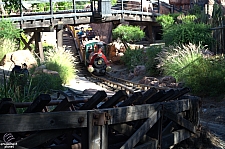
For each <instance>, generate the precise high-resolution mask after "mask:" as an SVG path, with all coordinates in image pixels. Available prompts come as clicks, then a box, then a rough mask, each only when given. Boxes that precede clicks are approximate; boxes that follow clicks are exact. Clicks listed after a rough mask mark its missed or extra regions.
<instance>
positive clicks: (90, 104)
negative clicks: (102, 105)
mask: <svg viewBox="0 0 225 149" xmlns="http://www.w3.org/2000/svg"><path fill="white" fill-rule="evenodd" d="M106 97H107V94H106V92H105V91H97V92H96V93H95V94H94V95H93V96H92V97H91V98H90V99H89V100H88V101H87V102H86V103H85V104H84V105H83V106H82V107H80V109H79V110H91V109H93V108H94V107H96V106H97V105H98V104H99V102H101V101H102V100H103V99H105V98H106Z"/></svg>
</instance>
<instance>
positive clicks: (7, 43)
mask: <svg viewBox="0 0 225 149" xmlns="http://www.w3.org/2000/svg"><path fill="white" fill-rule="evenodd" d="M16 50H17V47H16V43H15V42H14V41H13V40H11V39H7V38H2V39H0V61H1V60H2V58H3V57H4V56H5V55H6V54H7V53H10V52H14V51H16Z"/></svg>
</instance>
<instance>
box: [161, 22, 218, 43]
mask: <svg viewBox="0 0 225 149" xmlns="http://www.w3.org/2000/svg"><path fill="white" fill-rule="evenodd" d="M163 40H164V41H165V44H166V46H168V45H175V44H188V43H189V42H191V43H193V44H199V43H200V42H201V43H202V44H203V45H208V46H209V47H211V45H212V44H213V42H214V39H213V37H212V33H211V31H210V26H209V25H207V24H203V23H194V22H190V23H182V24H174V25H173V26H172V27H170V28H165V29H163Z"/></svg>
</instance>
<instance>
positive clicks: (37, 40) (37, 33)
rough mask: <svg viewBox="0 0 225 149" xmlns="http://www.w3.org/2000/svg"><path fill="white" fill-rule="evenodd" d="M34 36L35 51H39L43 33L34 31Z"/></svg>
mask: <svg viewBox="0 0 225 149" xmlns="http://www.w3.org/2000/svg"><path fill="white" fill-rule="evenodd" d="M34 38H35V52H36V53H39V45H38V42H41V33H40V32H34Z"/></svg>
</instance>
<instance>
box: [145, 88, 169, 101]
mask: <svg viewBox="0 0 225 149" xmlns="http://www.w3.org/2000/svg"><path fill="white" fill-rule="evenodd" d="M164 94H165V90H160V91H159V92H158V93H156V94H154V95H153V96H152V97H150V98H149V99H148V100H147V101H146V103H147V104H152V103H155V102H157V101H158V100H159V99H160V98H162V97H163V96H164Z"/></svg>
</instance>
